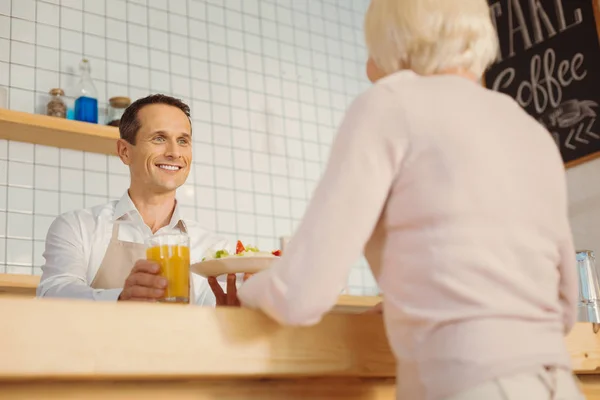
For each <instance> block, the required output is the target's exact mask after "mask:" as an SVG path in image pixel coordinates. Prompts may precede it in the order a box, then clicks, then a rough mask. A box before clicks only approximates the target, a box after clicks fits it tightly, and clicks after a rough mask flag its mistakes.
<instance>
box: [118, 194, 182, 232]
mask: <svg viewBox="0 0 600 400" xmlns="http://www.w3.org/2000/svg"><path fill="white" fill-rule="evenodd" d="M127 218H138V219H139V220H140V221H141V222H142V223H143V218H142V216H141V214H140V212H139V211H138V209H137V208H136V207H135V204H133V200H131V197H129V191H128V190H126V191H125V193H124V194H123V196H121V199H120V200H119V201H118V202H117V205H116V206H115V214H114V217H113V221H118V220H122V219H127ZM168 226H169V228H175V227H178V228H180V229H182V230H183V231H186V232H187V226H188V224H187V223H186V221H185V218H184V216H183V215H182V210H181V207H179V202H178V201H177V199H175V210H174V211H173V215H172V216H171V221H170V222H169V225H168Z"/></svg>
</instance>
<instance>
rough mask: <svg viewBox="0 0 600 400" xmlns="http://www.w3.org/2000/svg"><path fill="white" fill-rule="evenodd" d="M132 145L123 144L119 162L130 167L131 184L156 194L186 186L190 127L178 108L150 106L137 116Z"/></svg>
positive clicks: (190, 159)
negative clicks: (133, 143)
mask: <svg viewBox="0 0 600 400" xmlns="http://www.w3.org/2000/svg"><path fill="white" fill-rule="evenodd" d="M137 119H138V121H139V122H140V129H139V131H138V132H137V135H136V140H135V145H131V144H129V143H124V145H125V147H124V148H123V151H122V152H120V156H121V159H122V160H123V162H124V163H125V164H127V165H128V166H129V169H130V172H131V182H132V186H133V185H140V184H141V185H143V186H144V187H145V188H147V189H148V190H151V191H152V192H155V193H157V194H162V193H166V192H171V191H174V190H176V189H177V188H178V187H180V186H181V185H183V184H184V183H185V180H186V179H187V177H188V174H189V172H190V167H191V165H192V132H191V131H192V127H191V125H190V122H189V120H188V118H187V116H186V115H185V114H184V113H183V111H181V110H180V109H179V108H177V107H173V106H169V105H166V104H151V105H148V106H145V107H143V108H142V109H141V110H140V111H139V112H138V114H137Z"/></svg>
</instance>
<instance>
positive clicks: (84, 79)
mask: <svg viewBox="0 0 600 400" xmlns="http://www.w3.org/2000/svg"><path fill="white" fill-rule="evenodd" d="M79 70H80V71H81V79H80V80H79V83H78V84H77V92H76V93H75V97H76V99H75V119H76V120H77V121H83V122H91V123H93V124H97V123H98V92H97V90H96V86H94V82H93V81H92V76H91V67H90V63H89V61H88V60H86V59H85V58H84V59H83V60H81V63H80V64H79Z"/></svg>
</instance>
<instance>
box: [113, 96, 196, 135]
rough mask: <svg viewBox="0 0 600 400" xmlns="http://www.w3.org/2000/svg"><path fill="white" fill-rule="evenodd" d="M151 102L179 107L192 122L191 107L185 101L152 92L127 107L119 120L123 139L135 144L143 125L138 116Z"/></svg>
mask: <svg viewBox="0 0 600 400" xmlns="http://www.w3.org/2000/svg"><path fill="white" fill-rule="evenodd" d="M150 104H166V105H168V106H173V107H177V108H179V109H180V110H181V111H183V113H184V114H185V115H186V116H187V117H188V120H190V124H191V123H192V121H191V119H190V107H189V106H188V105H187V104H185V103H184V102H183V101H181V100H179V99H176V98H174V97H171V96H167V95H164V94H152V95H150V96H146V97H143V98H141V99H138V100H136V101H134V102H133V103H131V105H130V106H129V107H127V108H126V109H125V112H124V113H123V116H122V117H121V121H120V122H119V134H120V135H121V139H124V140H126V141H128V142H129V143H131V144H133V145H135V141H136V135H137V132H138V131H139V130H140V127H141V124H140V121H139V120H138V118H137V115H138V112H139V111H140V110H141V109H142V108H144V107H145V106H148V105H150Z"/></svg>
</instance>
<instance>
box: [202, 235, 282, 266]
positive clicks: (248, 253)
mask: <svg viewBox="0 0 600 400" xmlns="http://www.w3.org/2000/svg"><path fill="white" fill-rule="evenodd" d="M279 256H281V250H274V251H271V252H269V251H261V250H259V249H258V247H253V246H244V244H243V243H242V242H241V241H240V240H238V241H237V245H236V246H235V254H230V253H229V251H227V250H226V249H221V250H217V251H214V252H212V253H211V254H208V255H207V256H206V257H204V258H203V259H202V261H210V260H217V259H223V258H234V257H279Z"/></svg>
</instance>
